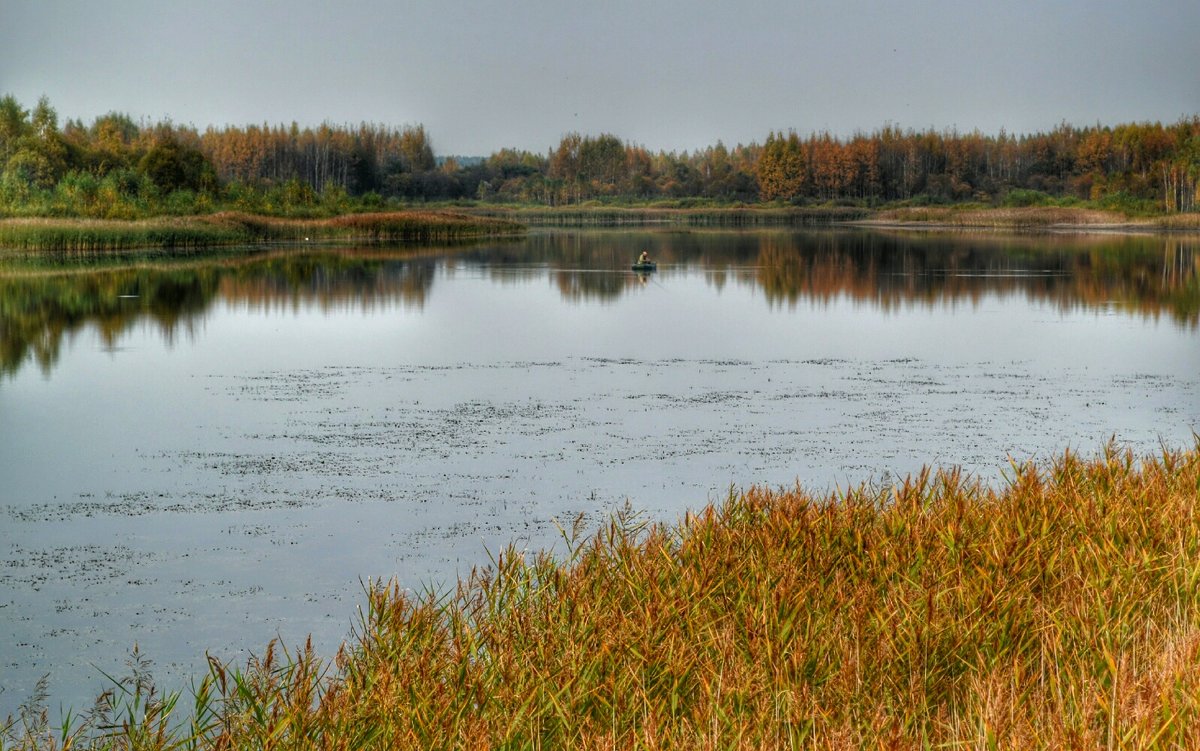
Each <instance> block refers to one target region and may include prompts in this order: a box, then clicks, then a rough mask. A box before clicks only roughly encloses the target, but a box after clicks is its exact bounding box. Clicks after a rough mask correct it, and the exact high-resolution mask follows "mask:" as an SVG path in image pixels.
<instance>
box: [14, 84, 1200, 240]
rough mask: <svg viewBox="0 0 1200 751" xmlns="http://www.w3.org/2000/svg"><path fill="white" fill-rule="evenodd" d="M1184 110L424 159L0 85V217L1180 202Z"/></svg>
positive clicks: (1188, 149)
mask: <svg viewBox="0 0 1200 751" xmlns="http://www.w3.org/2000/svg"><path fill="white" fill-rule="evenodd" d="M1198 198H1200V115H1193V116H1190V117H1184V118H1181V119H1180V120H1179V121H1178V122H1175V123H1173V124H1165V125H1164V124H1162V123H1158V122H1153V123H1150V122H1142V123H1125V124H1118V125H1112V126H1109V125H1101V124H1096V125H1092V126H1087V127H1078V126H1075V125H1070V124H1067V123H1063V124H1061V125H1059V126H1058V127H1056V128H1054V129H1053V130H1051V131H1049V132H1045V133H1032V134H1020V135H1018V134H1010V133H1007V132H1005V131H1003V130H1002V131H1001V132H1000V133H998V134H993V135H988V134H983V133H980V132H979V131H971V132H967V133H963V132H958V131H956V130H950V131H936V130H933V129H926V130H921V131H918V130H912V129H902V128H900V127H898V126H896V125H892V124H887V125H884V126H883V127H881V128H879V129H877V130H874V131H871V132H869V133H868V132H860V133H855V134H853V135H852V136H849V137H841V136H837V135H834V134H831V133H828V132H816V133H809V134H801V133H800V132H799V131H798V130H791V131H788V132H786V133H785V132H770V133H767V134H766V137H765V139H764V140H763V142H762V143H757V142H753V143H750V144H746V145H743V144H738V145H736V146H733V147H728V146H726V145H725V144H723V143H721V142H720V141H718V142H717V143H716V144H715V145H712V146H709V147H707V148H705V149H697V150H695V151H691V152H688V151H680V152H676V151H657V152H652V151H650V150H648V149H646V148H645V147H643V146H640V145H637V144H635V143H630V142H628V141H624V140H622V139H621V138H619V137H618V136H615V135H611V134H600V135H582V134H579V133H574V132H572V133H567V134H565V135H564V136H563V137H562V138H561V140H560V141H559V143H558V144H555V145H552V146H550V147H549V148H548V149H547V150H546V152H545V153H536V152H530V151H525V150H519V149H502V150H500V151H497V152H495V153H493V154H491V155H488V156H486V157H455V156H439V155H437V154H436V153H435V151H434V147H433V140H432V138H431V136H430V134H429V133H428V132H427V131H426V130H425V128H424V127H423V126H421V125H405V126H399V127H397V126H391V125H382V124H374V123H366V122H363V123H360V124H358V125H335V124H330V123H323V124H321V125H320V126H317V127H311V126H300V125H298V124H297V123H294V122H293V123H291V124H290V125H284V124H275V125H272V124H268V123H264V124H262V125H225V126H221V127H216V126H207V127H206V128H205V129H204V130H203V131H200V130H198V129H197V128H196V127H195V126H193V125H180V124H177V123H173V122H171V121H170V120H167V121H159V122H147V121H144V120H143V121H135V120H134V119H133V118H131V117H130V116H129V115H125V114H121V113H117V112H110V113H108V114H105V115H101V116H99V117H96V118H95V119H94V120H93V121H92V122H91V123H90V124H85V123H84V122H82V121H81V120H79V119H68V120H66V121H65V122H63V123H61V124H60V122H59V117H58V114H57V112H56V110H55V109H54V107H53V106H52V105H51V103H50V102H49V101H48V100H47V99H46V98H45V97H43V98H42V99H40V100H39V101H38V102H37V103H36V104H35V105H34V106H33V107H32V108H29V109H26V108H25V107H24V106H23V105H22V103H21V102H19V101H18V100H17V99H16V98H14V97H13V96H11V95H8V96H5V97H3V98H2V99H0V216H79V217H92V218H105V219H134V218H142V217H147V216H155V215H171V214H174V215H186V214H197V213H209V212H213V211H218V210H234V211H243V212H249V213H256V214H271V215H279V216H310V217H311V216H330V215H334V214H339V213H346V212H351V211H371V210H379V209H383V208H389V207H395V206H399V205H408V204H413V203H426V202H444V201H455V202H479V203H483V204H488V203H497V204H525V205H536V206H563V205H572V204H581V203H585V202H600V203H602V204H612V205H621V204H629V205H639V204H641V205H673V206H681V207H689V206H697V207H703V206H719V205H746V204H757V203H762V202H770V203H773V204H777V205H796V206H806V205H826V206H829V205H832V206H861V207H869V208H873V207H881V206H922V205H935V204H962V203H970V204H976V205H982V206H989V205H992V206H1005V207H1011V206H1029V205H1068V206H1069V205H1076V204H1086V205H1091V206H1095V207H1097V208H1105V209H1113V210H1118V211H1124V212H1125V213H1127V214H1139V215H1147V214H1161V213H1171V212H1191V211H1196V209H1197V199H1198Z"/></svg>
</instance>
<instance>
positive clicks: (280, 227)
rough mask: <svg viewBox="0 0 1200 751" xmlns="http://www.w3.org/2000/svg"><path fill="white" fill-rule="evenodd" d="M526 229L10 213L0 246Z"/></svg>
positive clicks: (60, 247) (440, 221)
mask: <svg viewBox="0 0 1200 751" xmlns="http://www.w3.org/2000/svg"><path fill="white" fill-rule="evenodd" d="M522 230H523V227H522V226H521V225H519V224H517V223H516V222H512V221H507V220H503V219H496V218H490V217H481V216H468V215H466V214H461V213H457V212H450V211H398V212H390V213H378V214H351V215H346V216H339V217H333V218H330V219H285V218H279V217H265V216H257V215H252V214H240V213H234V212H225V213H219V214H208V215H200V216H191V217H160V218H157V219H144V220H139V221H119V220H100V219H6V220H0V250H2V249H6V248H7V249H15V250H27V251H29V250H32V251H43V250H45V251H71V252H79V251H84V252H95V251H107V250H129V249H134V248H163V249H191V248H204V247H214V246H222V245H240V244H247V243H259V242H304V241H318V240H353V241H366V242H441V241H450V240H459V239H467V238H473V237H488V236H496V235H507V234H514V233H519V232H521V231H522Z"/></svg>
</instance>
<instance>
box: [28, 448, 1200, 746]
mask: <svg viewBox="0 0 1200 751" xmlns="http://www.w3.org/2000/svg"><path fill="white" fill-rule="evenodd" d="M577 533H578V530H575V531H574V532H571V533H567V534H566V537H567V539H568V541H569V543H570V544H569V545H568V549H569V553H568V554H567V555H566V556H565V557H564V558H555V557H553V556H551V555H549V554H546V553H541V554H537V555H531V556H527V555H522V554H521V553H519V552H517V551H516V550H515V549H513V548H510V549H508V550H506V551H504V553H503V554H502V555H500V556H499V557H498V559H497V560H496V562H495V565H493V566H490V567H488V568H486V569H483V570H478V571H475V572H473V573H472V574H471V576H470V577H468V578H466V579H465V580H463V581H462V582H460V584H459V585H458V588H457V589H456V591H454V592H453V593H449V594H446V595H445V596H440V597H439V596H434V595H430V594H425V595H420V596H414V595H411V594H408V593H406V592H405V591H403V590H401V589H400V588H399V587H397V586H396V585H394V584H393V585H376V586H371V587H369V589H368V592H367V596H366V605H365V608H364V610H363V611H362V620H361V625H360V627H359V628H358V629H356V633H355V634H354V635H353V638H352V639H351V640H350V641H349V642H348V643H347V644H346V645H345V646H344V647H343V649H342V650H341V652H339V654H338V655H337V656H336V658H334V659H333V660H332V661H331V662H322V661H321V660H319V659H318V658H316V657H315V656H314V655H313V654H312V650H311V648H310V647H308V646H306V647H305V648H302V649H299V650H296V651H294V652H290V653H285V652H283V651H281V650H280V649H279V648H278V646H277V645H272V646H270V647H269V648H268V649H267V651H266V653H265V656H264V657H263V658H262V659H259V660H254V661H252V662H251V663H250V664H249V665H248V666H247V667H246V668H245V669H242V670H233V669H232V668H230V667H229V666H224V665H220V664H217V663H214V664H213V666H212V669H211V671H210V674H209V675H208V676H207V677H206V678H205V679H204V680H203V681H202V682H201V684H200V685H199V687H198V688H197V689H196V690H194V691H193V694H194V696H195V700H194V701H193V702H192V704H193V705H194V711H193V713H192V716H191V718H190V720H188V721H186V722H185V721H182V719H181V720H180V721H178V722H177V724H176V725H175V726H173V727H174V728H175V729H174V730H172V731H171V732H169V733H166V734H165V735H156V733H157V729H158V728H159V727H160V725H161V723H162V718H163V711H162V710H161V708H158V709H155V711H153V712H152V711H150V708H151V706H153V707H159V706H160V704H161V702H159V703H157V704H156V703H154V702H150V703H147V702H145V701H144V700H141V699H139V701H140V704H139V705H138V706H140V707H141V709H140V710H139V711H138V712H132V713H130V712H125V714H124V715H122V716H127V717H129V718H130V719H129V721H128V722H123V723H122V724H120V725H119V726H118V725H117V724H115V723H111V722H110V723H109V725H107V726H105V727H107V728H108V729H107V730H106V729H104V727H102V726H101V725H99V724H96V723H93V722H92V721H91V719H90V718H89V719H88V720H84V721H75V725H73V726H70V727H65V728H63V729H61V731H60V732H58V733H57V734H54V733H50V732H49V731H48V730H45V729H43V732H44V733H45V734H44V735H43V736H41V737H39V738H38V739H36V741H37V742H36V743H35V742H32V741H31V739H30V738H29V737H28V735H26V736H23V737H14V736H20V732H19V731H20V728H15V729H14V730H15V731H16V732H15V733H14V732H10V733H9V740H8V741H7V744H8V745H6V746H5V748H25V747H43V748H55V747H59V746H69V747H72V748H121V749H125V748H135V747H136V748H213V749H216V748H331V749H333V748H336V749H350V748H380V749H384V748H389V749H390V748H412V749H418V748H420V749H426V748H479V749H483V748H513V749H517V748H527V749H551V748H585V749H601V748H603V749H611V748H622V749H625V748H633V749H660V748H662V749H666V748H672V749H675V748H687V749H694V748H699V749H725V748H769V749H776V748H780V749H782V748H837V749H841V748H891V749H909V748H911V749H917V748H971V749H976V748H977V749H1018V748H1019V749H1027V748H1046V749H1059V748H1197V747H1200V609H1198V608H1197V604H1198V603H1197V597H1198V594H1197V593H1198V587H1200V439H1198V440H1197V445H1196V446H1195V447H1194V448H1192V449H1190V450H1187V451H1174V450H1166V449H1164V450H1163V451H1162V452H1161V453H1160V454H1158V455H1155V456H1151V457H1147V458H1145V459H1142V460H1140V461H1139V460H1137V459H1136V458H1135V457H1134V456H1133V455H1132V454H1131V453H1130V452H1128V451H1122V450H1118V449H1116V448H1114V447H1112V446H1110V447H1108V448H1107V449H1105V450H1104V451H1103V452H1102V453H1101V454H1100V455H1099V456H1097V457H1096V458H1093V459H1083V458H1080V457H1079V456H1077V455H1076V454H1074V453H1071V452H1066V453H1064V454H1063V455H1061V456H1059V457H1058V458H1056V459H1055V460H1054V461H1053V462H1051V463H1049V464H1044V465H1040V466H1039V465H1034V464H1033V463H1013V464H1012V465H1011V467H1010V469H1009V471H1008V480H1007V483H1006V484H1005V485H1004V486H1003V487H1001V488H999V489H990V488H988V487H985V486H984V485H982V484H981V483H979V482H977V481H974V480H971V479H969V478H967V477H964V476H963V474H962V473H961V472H959V471H957V470H953V469H950V470H939V471H936V472H935V471H928V470H927V471H923V472H921V473H920V474H918V475H916V476H914V477H909V478H907V479H906V480H905V481H903V482H901V483H898V484H895V485H890V486H881V485H863V486H861V487H858V488H855V489H853V490H848V491H844V492H835V493H830V494H826V495H814V494H811V493H808V492H805V491H804V490H801V489H798V488H797V489H791V490H770V489H765V488H753V489H751V490H748V491H746V492H744V493H732V494H731V495H730V497H729V498H728V499H727V500H726V501H725V502H724V503H722V504H720V505H717V506H709V507H708V508H705V509H704V510H702V511H700V512H699V513H695V514H689V515H687V517H686V518H685V519H683V520H682V521H681V522H680V523H679V524H677V525H675V526H664V525H655V524H648V523H645V522H644V521H641V520H639V519H638V517H637V516H636V515H634V514H632V513H629V512H625V513H622V514H619V515H617V516H616V517H615V518H614V519H613V520H612V521H611V522H609V523H608V524H607V525H606V526H605V527H604V528H603V529H601V530H600V531H599V532H598V533H596V534H595V535H594V536H592V537H591V538H590V539H587V540H584V541H580V538H579V536H578V534H577ZM176 698H177V697H176ZM139 712H140V714H139ZM118 714H121V713H119V712H118ZM109 715H110V716H111V715H112V712H111V711H110V712H109ZM89 723H91V724H89ZM151 731H153V732H151ZM23 744H24V745H23Z"/></svg>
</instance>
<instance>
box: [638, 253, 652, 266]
mask: <svg viewBox="0 0 1200 751" xmlns="http://www.w3.org/2000/svg"><path fill="white" fill-rule="evenodd" d="M646 263H650V253H649V251H645V250H643V251H642V254H641V255H640V256H638V264H646Z"/></svg>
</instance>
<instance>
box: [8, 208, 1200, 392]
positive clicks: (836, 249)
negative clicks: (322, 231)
mask: <svg viewBox="0 0 1200 751" xmlns="http://www.w3.org/2000/svg"><path fill="white" fill-rule="evenodd" d="M641 250H648V251H649V252H650V254H651V256H652V257H654V258H655V259H657V260H658V261H659V262H660V272H659V273H658V274H657V275H656V276H655V277H654V278H653V282H654V283H664V282H665V283H669V281H670V279H671V277H672V276H674V275H677V274H697V273H699V274H704V275H705V278H706V280H707V282H708V283H709V284H711V285H713V286H714V287H715V288H716V289H718V290H720V289H721V288H722V287H724V286H725V285H726V284H729V283H734V284H742V285H752V286H754V287H756V288H759V289H761V290H762V292H763V294H764V297H765V298H766V300H767V302H768V304H769V305H772V306H795V305H797V304H799V303H801V302H803V301H810V302H814V303H825V302H829V301H832V300H834V299H838V298H848V299H851V300H854V301H857V302H862V303H866V304H869V305H872V306H877V307H878V308H880V309H882V310H885V311H889V310H895V309H899V308H900V307H902V306H913V305H929V306H934V305H945V304H960V303H963V304H968V305H974V304H977V303H978V302H979V301H980V300H981V299H982V298H984V297H985V296H987V295H999V296H1009V295H1024V296H1025V297H1026V298H1028V299H1029V300H1031V301H1034V302H1038V303H1048V304H1051V305H1054V306H1056V307H1058V308H1059V309H1061V310H1064V311H1066V310H1074V309H1081V308H1082V309H1098V310H1099V309H1104V310H1118V311H1121V312H1124V313H1127V314H1130V315H1140V316H1150V317H1154V318H1157V317H1159V316H1167V317H1169V318H1170V319H1171V320H1173V321H1175V322H1176V323H1177V324H1179V325H1182V326H1185V327H1188V328H1194V327H1195V326H1196V325H1197V322H1198V320H1200V241H1197V239H1196V238H1193V237H1178V236H1167V237H1163V236H1107V235H1086V236H1083V235H1065V236H1056V235H1043V236H1016V235H979V234H975V235H972V234H940V235H928V234H887V233H878V232H866V231H845V230H828V231H803V232H792V231H785V230H769V231H743V232H739V231H719V230H713V231H707V230H698V231H697V230H694V231H679V230H671V231H646V230H639V231H604V230H599V231H592V230H581V231H571V230H562V231H555V232H545V233H541V234H535V235H531V236H529V237H527V238H525V239H523V240H520V241H513V242H504V243H499V244H486V245H475V246H466V247H456V248H425V249H412V248H408V249H394V250H388V249H381V248H371V249H320V250H316V251H314V250H310V249H307V248H306V249H283V250H272V251H266V252H243V253H241V254H229V253H224V254H221V255H218V256H217V257H201V258H197V257H196V256H187V257H183V258H178V257H162V256H159V257H155V258H131V257H121V256H111V255H110V256H100V257H96V256H92V257H88V256H81V255H69V256H57V257H45V256H41V257H27V258H24V259H20V260H16V261H11V260H10V261H8V262H7V263H6V265H5V266H4V267H0V373H4V374H13V373H16V372H17V371H18V370H19V369H20V368H21V367H22V366H23V365H24V364H25V363H26V362H29V361H33V362H36V363H37V364H38V366H39V367H41V368H42V370H43V371H45V372H49V371H50V370H51V369H52V368H53V367H54V365H55V363H56V362H57V361H58V358H59V356H60V353H61V349H62V342H63V339H64V338H65V337H68V336H71V335H73V334H74V333H75V332H78V331H80V330H82V329H83V328H85V327H88V326H92V327H95V329H96V331H97V332H98V334H99V337H100V340H101V342H102V343H103V344H104V345H105V346H107V347H115V346H116V345H117V343H118V340H119V339H120V338H121V336H122V335H123V334H124V333H125V332H127V331H129V330H130V329H131V328H132V327H134V326H136V325H138V324H139V323H141V322H151V323H153V325H154V326H155V327H156V328H157V329H158V330H159V331H160V332H161V333H162V336H163V337H164V339H166V340H167V341H174V340H175V338H176V337H177V336H178V335H179V334H180V333H181V332H182V333H185V334H189V333H191V332H192V331H193V330H194V327H195V326H196V324H197V323H198V322H199V321H201V320H202V319H203V317H204V316H205V315H206V313H207V311H208V310H209V309H210V308H211V307H212V305H213V304H214V303H215V302H216V301H217V300H222V301H224V302H225V303H227V304H230V305H235V306H236V305H241V306H244V307H245V308H246V309H248V310H256V311H263V310H289V309H291V310H295V309H299V308H300V307H310V306H317V307H318V308H319V309H321V310H330V311H332V310H346V309H361V310H364V311H371V310H378V309H381V308H387V307H389V306H392V305H401V306H404V307H408V308H418V309H419V308H421V307H422V306H423V305H424V304H425V301H426V299H427V297H428V295H429V293H430V290H431V288H432V286H433V284H434V280H435V278H436V277H437V275H438V273H439V268H442V269H454V268H461V267H467V268H476V269H480V270H482V271H484V272H485V273H486V274H487V275H488V278H489V279H490V280H491V281H492V282H493V283H496V284H519V283H528V281H529V280H533V279H538V278H546V277H548V278H549V279H550V280H551V282H552V283H553V284H554V285H555V287H556V288H557V289H558V290H559V292H560V294H561V295H562V298H563V299H564V301H566V302H569V303H581V302H586V301H591V300H594V301H606V300H616V299H618V298H620V297H621V296H622V295H624V294H626V293H627V292H629V291H630V290H631V289H636V288H637V287H638V286H641V285H645V284H648V283H650V280H648V279H647V278H644V277H639V276H637V275H635V274H633V273H631V272H630V271H629V263H630V261H631V259H632V258H634V257H636V255H637V253H639V252H640V251H641Z"/></svg>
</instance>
